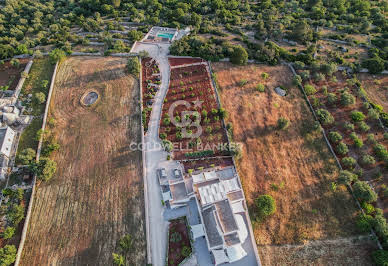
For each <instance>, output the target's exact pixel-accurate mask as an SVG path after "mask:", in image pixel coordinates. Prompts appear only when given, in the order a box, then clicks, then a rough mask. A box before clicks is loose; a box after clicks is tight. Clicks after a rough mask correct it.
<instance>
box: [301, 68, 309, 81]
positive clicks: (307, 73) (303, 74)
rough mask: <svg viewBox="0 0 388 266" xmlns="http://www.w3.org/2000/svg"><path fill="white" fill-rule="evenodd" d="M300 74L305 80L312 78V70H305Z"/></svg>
mask: <svg viewBox="0 0 388 266" xmlns="http://www.w3.org/2000/svg"><path fill="white" fill-rule="evenodd" d="M300 76H301V77H302V79H303V80H308V79H310V71H309V70H305V71H302V72H301V73H300Z"/></svg>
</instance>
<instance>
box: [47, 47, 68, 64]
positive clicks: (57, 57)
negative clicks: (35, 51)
mask: <svg viewBox="0 0 388 266" xmlns="http://www.w3.org/2000/svg"><path fill="white" fill-rule="evenodd" d="M49 55H50V62H51V64H56V63H57V62H59V63H60V62H62V61H63V60H64V59H65V58H66V53H65V52H64V51H63V50H61V49H58V48H55V49H54V50H52V51H51V52H50V54H49Z"/></svg>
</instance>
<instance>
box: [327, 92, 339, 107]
mask: <svg viewBox="0 0 388 266" xmlns="http://www.w3.org/2000/svg"><path fill="white" fill-rule="evenodd" d="M336 102H337V95H336V94H335V93H329V94H328V95H327V104H329V105H334V104H335V103H336Z"/></svg>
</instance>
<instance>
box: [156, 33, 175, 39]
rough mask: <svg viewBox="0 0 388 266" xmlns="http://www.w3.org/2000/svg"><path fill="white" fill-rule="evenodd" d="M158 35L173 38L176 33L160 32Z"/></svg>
mask: <svg viewBox="0 0 388 266" xmlns="http://www.w3.org/2000/svg"><path fill="white" fill-rule="evenodd" d="M157 36H158V37H161V38H168V39H170V40H171V39H172V38H173V37H174V34H172V33H158V35H157Z"/></svg>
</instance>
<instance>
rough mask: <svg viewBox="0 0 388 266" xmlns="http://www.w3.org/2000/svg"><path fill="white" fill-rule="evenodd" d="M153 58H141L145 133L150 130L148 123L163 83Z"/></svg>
mask: <svg viewBox="0 0 388 266" xmlns="http://www.w3.org/2000/svg"><path fill="white" fill-rule="evenodd" d="M152 60H153V59H152V58H150V57H146V58H143V59H142V60H141V64H142V66H141V71H142V80H141V82H142V99H143V103H142V104H143V112H142V121H143V127H144V132H145V133H146V132H147V130H148V123H149V120H150V116H151V112H152V104H153V99H154V97H155V95H156V93H157V91H158V90H159V85H160V84H161V77H160V76H158V74H159V73H160V71H159V66H158V64H157V63H156V61H152ZM155 85H157V86H155Z"/></svg>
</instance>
